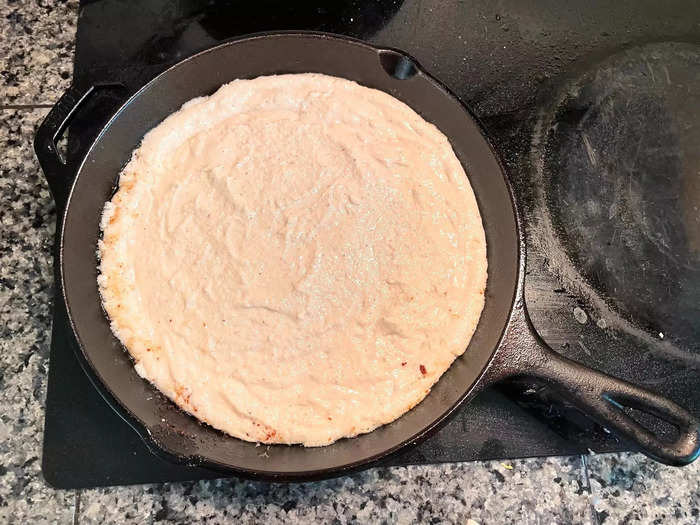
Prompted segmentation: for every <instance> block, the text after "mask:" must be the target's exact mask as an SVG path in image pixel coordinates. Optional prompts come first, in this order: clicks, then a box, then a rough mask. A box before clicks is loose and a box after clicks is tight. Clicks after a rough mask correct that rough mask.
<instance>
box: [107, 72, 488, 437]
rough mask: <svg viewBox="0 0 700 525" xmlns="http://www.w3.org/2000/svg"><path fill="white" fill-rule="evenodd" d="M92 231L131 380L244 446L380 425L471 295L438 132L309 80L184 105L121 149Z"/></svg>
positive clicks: (453, 345)
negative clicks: (98, 227)
mask: <svg viewBox="0 0 700 525" xmlns="http://www.w3.org/2000/svg"><path fill="white" fill-rule="evenodd" d="M102 230H103V240H102V241H101V242H100V245H99V255H100V276H99V278H98V280H99V286H100V291H101V294H102V298H103V302H104V307H105V310H106V311H107V313H108V315H109V317H110V319H111V322H112V329H113V331H114V333H115V334H116V335H117V337H119V339H120V340H121V341H122V343H123V344H124V345H125V346H126V348H127V349H128V351H129V352H130V354H131V355H132V356H133V358H134V361H135V362H136V370H137V372H138V373H139V374H140V375H141V376H142V377H144V378H145V379H147V380H149V381H151V382H152V383H153V384H154V385H155V386H156V387H157V388H158V389H160V390H161V391H162V392H164V393H165V394H166V395H167V396H168V397H169V398H170V399H172V400H173V401H174V402H175V403H177V404H178V405H179V406H180V407H181V408H183V409H184V410H186V411H187V412H189V413H191V414H192V415H194V416H195V417H197V418H199V419H200V420H202V421H205V422H206V423H209V424H210V425H212V426H213V427H216V428H218V429H221V430H223V431H225V432H227V433H229V434H231V435H232V436H236V437H238V438H241V439H245V440H249V441H260V442H264V443H302V444H304V445H307V446H317V445H327V444H329V443H331V442H333V441H335V440H337V439H339V438H342V437H346V436H355V435H357V434H360V433H363V432H369V431H370V430H373V429H374V428H376V427H378V426H379V425H382V424H384V423H388V422H390V421H393V420H394V419H396V418H397V417H399V416H400V415H401V414H403V413H404V412H406V411H407V410H409V409H410V408H412V407H413V406H414V405H416V404H417V403H419V402H420V401H421V400H422V399H423V398H424V397H425V396H426V394H428V392H429V391H430V388H431V386H432V385H433V383H435V382H436V381H437V380H438V379H439V377H440V376H441V375H442V373H443V372H444V371H445V370H447V368H448V367H449V366H450V364H451V363H452V361H453V360H454V359H455V357H457V356H459V355H460V354H462V353H463V352H464V350H465V349H466V347H467V345H468V343H469V340H470V338H471V337H472V334H473V332H474V329H475V327H476V325H477V322H478V320H479V316H480V314H481V310H482V308H483V305H484V288H485V286H486V273H487V272H486V241H485V237H484V230H483V226H482V223H481V217H480V215H479V209H478V207H477V203H476V200H475V198H474V194H473V192H472V189H471V186H470V185H469V181H468V180H467V177H466V175H465V173H464V170H463V168H462V166H461V164H460V162H459V161H458V160H457V158H456V156H455V154H454V152H453V151H452V148H451V146H450V144H449V142H448V140H447V139H446V137H445V136H444V135H443V134H442V133H441V132H440V131H438V130H437V128H435V126H433V125H432V124H429V123H428V122H426V121H425V120H423V118H421V117H420V116H419V115H418V114H416V113H415V112H414V111H413V110H412V109H410V108H409V107H408V106H406V105H405V104H403V103H402V102H400V101H398V100H397V99H395V98H393V97H392V96H390V95H388V94H386V93H384V92H381V91H377V90H373V89H369V88H366V87H363V86H360V85H358V84H356V83H354V82H351V81H348V80H345V79H340V78H335V77H329V76H325V75H318V74H300V75H281V76H269V77H259V78H256V79H253V80H236V81H234V82H231V83H229V84H227V85H225V86H223V87H222V88H221V89H219V90H218V91H217V92H216V93H215V94H213V95H212V96H210V97H206V98H198V99H195V100H192V101H190V102H188V103H187V104H185V105H184V106H183V107H182V109H180V110H179V111H177V112H176V113H174V114H172V115H171V116H169V117H168V118H167V119H165V121H163V122H162V123H161V124H160V125H158V126H157V127H156V128H154V129H153V130H152V131H150V132H149V133H148V134H147V135H146V136H145V138H144V139H143V142H142V144H141V146H140V147H139V148H138V149H137V150H135V151H134V154H133V157H132V159H131V161H130V162H129V163H128V165H127V166H126V167H125V168H124V170H123V172H122V174H121V176H120V181H119V189H118V191H117V193H116V194H115V196H114V198H113V199H112V201H111V202H109V203H107V204H106V206H105V210H104V215H103V218H102Z"/></svg>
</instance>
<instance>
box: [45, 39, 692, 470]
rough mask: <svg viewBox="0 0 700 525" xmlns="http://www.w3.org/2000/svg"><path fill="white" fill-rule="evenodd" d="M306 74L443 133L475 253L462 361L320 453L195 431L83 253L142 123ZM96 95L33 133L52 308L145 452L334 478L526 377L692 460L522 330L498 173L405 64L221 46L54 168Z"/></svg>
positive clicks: (150, 87) (362, 54) (80, 95)
mask: <svg viewBox="0 0 700 525" xmlns="http://www.w3.org/2000/svg"><path fill="white" fill-rule="evenodd" d="M310 71H313V72H320V73H326V74H331V75H336V76H340V77H345V78H349V79H352V80H355V81H357V82H359V83H361V84H364V85H367V86H369V87H373V88H377V89H382V90H384V91H386V92H388V93H391V94H392V95H394V96H395V97H397V98H399V99H400V100H403V101H404V102H406V103H407V104H409V105H410V106H412V107H413V108H415V109H416V110H417V111H418V112H419V113H420V114H421V115H422V116H423V117H424V118H426V119H427V120H428V121H430V122H433V123H435V124H436V125H437V126H438V128H440V129H441V130H442V131H443V132H444V133H445V134H446V135H447V136H448V137H449V138H450V140H451V143H452V146H453V148H454V150H455V153H456V154H457V156H458V157H459V159H460V161H461V162H462V163H463V165H464V166H465V169H466V170H467V172H468V173H469V176H470V182H471V184H472V186H473V188H474V191H475V193H476V196H477V200H478V202H479V206H480V209H481V212H482V216H483V218H484V228H485V231H486V237H487V243H488V258H489V280H488V284H487V290H486V306H485V309H484V312H483V314H482V318H481V320H480V323H479V326H478V328H477V331H476V333H475V335H474V338H473V339H472V342H471V343H470V345H469V348H468V349H467V351H466V352H465V354H464V355H463V356H462V357H461V358H460V359H458V360H457V361H456V362H455V363H454V364H453V366H452V367H451V368H450V369H449V370H448V371H447V372H446V373H445V375H444V376H443V378H442V379H441V380H440V381H439V382H438V384H437V385H436V386H435V388H434V389H433V391H432V392H431V394H430V395H429V396H428V397H427V398H426V399H425V400H424V401H423V402H422V403H421V404H420V405H418V406H417V407H416V408H414V409H413V410H411V411H410V412H408V413H407V414H405V415H404V416H403V417H401V418H400V419H398V420H397V421H395V422H394V423H392V424H389V425H386V426H384V427H382V428H380V429H378V430H376V431H374V432H372V433H369V434H366V435H363V436H359V437H357V438H353V439H344V440H341V441H339V442H337V443H335V444H333V445H331V446H328V447H323V448H303V447H296V446H294V447H288V446H274V447H269V448H264V449H261V448H260V447H258V446H256V445H254V444H251V443H246V442H243V441H240V440H237V439H232V438H230V437H228V436H226V435H224V434H222V433H221V432H218V431H215V430H213V429H211V428H210V427H208V426H205V425H201V424H199V423H198V422H197V421H195V420H194V419H193V418H191V417H190V416H188V415H186V414H184V413H183V412H181V411H180V410H179V409H177V407H176V406H175V405H174V404H172V403H171V402H169V401H168V400H167V399H165V398H164V397H163V396H162V395H160V394H159V393H158V392H156V391H155V390H154V389H153V387H151V386H150V385H149V384H147V383H146V382H144V381H143V380H142V379H141V378H139V377H138V375H137V374H136V373H135V371H134V369H133V366H132V363H131V361H130V359H129V357H128V355H127V354H126V352H124V351H123V348H122V347H121V345H120V344H119V342H118V341H117V339H116V338H115V337H114V336H113V335H112V333H111V331H110V329H109V323H108V321H107V319H106V317H105V315H104V313H103V311H102V309H101V307H100V300H99V294H98V290H97V284H96V263H97V261H96V257H95V252H96V244H97V238H98V233H99V218H100V214H101V211H102V207H103V205H104V202H105V201H106V200H108V199H109V197H110V195H111V193H112V191H113V188H114V184H115V181H116V174H117V173H119V171H120V170H121V168H122V167H123V166H124V164H125V163H126V162H127V161H128V159H129V157H130V154H131V151H133V149H134V148H135V147H137V146H138V144H139V142H140V140H141V138H142V137H143V135H144V134H145V133H146V132H147V131H148V130H149V129H151V128H153V127H154V126H155V125H157V124H158V123H159V122H160V121H162V120H163V119H164V118H165V117H166V116H167V115H169V114H170V113H172V112H174V111H176V110H177V109H178V108H179V107H180V106H181V105H182V104H183V103H184V102H186V101H187V100H190V99H191V98H194V97H198V96H205V95H209V94H211V93H213V92H214V91H215V90H216V89H217V88H218V87H219V86H220V85H222V84H224V83H226V82H228V81H230V80H233V79H235V78H253V77H256V76H259V75H266V74H274V73H301V72H310ZM97 87H109V86H106V85H101V86H73V87H71V89H70V90H69V91H68V92H67V93H66V94H65V95H64V97H62V99H61V100H60V101H59V103H58V104H57V105H56V106H55V108H54V109H53V110H52V111H51V113H50V114H49V116H48V117H47V119H46V121H45V122H44V124H43V125H42V127H41V128H40V130H39V131H38V133H37V137H36V150H37V155H38V156H39V159H40V161H41V164H42V167H43V168H44V171H45V173H46V176H47V179H48V180H49V184H50V186H51V188H52V191H53V192H54V196H55V198H56V200H57V201H58V202H65V213H64V216H63V224H62V226H63V227H62V237H61V242H60V262H61V264H60V270H61V281H62V288H63V290H64V300H65V303H66V307H67V310H68V314H69V317H70V320H71V324H72V327H73V330H74V331H75V335H76V338H77V340H78V342H79V345H80V349H81V352H80V355H79V356H78V357H79V359H80V361H81V363H82V364H83V366H84V368H85V370H86V372H87V373H88V375H89V377H91V379H92V380H93V382H94V383H95V386H96V387H97V388H98V390H99V391H100V392H101V393H102V395H103V396H104V397H105V399H106V400H107V401H108V402H109V403H110V405H111V406H113V407H114V408H115V410H117V411H118V413H120V414H121V415H122V417H124V418H125V420H126V421H127V422H129V423H130V424H131V425H132V427H133V428H134V429H135V430H136V431H137V432H139V434H140V435H141V436H142V437H143V439H144V441H145V442H146V443H147V444H148V445H149V446H150V448H151V449H152V450H153V451H154V452H157V453H165V454H166V456H167V457H168V458H170V459H175V460H177V461H180V462H185V463H187V464H196V465H204V466H207V467H210V468H215V469H222V470H225V471H227V472H235V473H237V474H240V475H246V476H252V477H258V478H264V479H272V480H289V481H291V480H302V479H314V478H319V477H326V476H330V475H337V474H339V473H342V472H346V471H348V470H351V469H355V468H359V467H361V466H364V465H367V464H369V463H371V462H372V461H376V460H378V459H380V458H383V457H385V456H387V455H388V454H391V453H392V452H395V451H397V450H399V449H400V448H402V447H403V446H406V445H408V444H411V443H416V442H417V441H419V440H421V439H422V438H424V437H426V436H427V435H428V434H429V433H430V432H432V431H434V430H435V429H436V428H438V427H439V425H440V424H442V423H444V422H445V421H446V419H447V417H448V416H449V415H450V414H452V413H453V411H454V410H455V409H456V408H457V407H458V406H459V405H460V404H461V403H462V402H464V401H465V400H468V399H471V398H472V397H473V396H474V395H475V394H476V393H477V392H478V391H479V390H481V389H482V388H483V387H484V386H486V385H488V384H490V383H492V382H494V381H497V380H500V379H502V378H504V377H508V376H514V375H523V374H527V375H532V376H535V377H538V378H540V379H542V380H544V381H547V382H550V383H554V384H556V385H558V386H559V387H560V390H561V391H562V393H564V394H565V395H567V396H568V397H569V398H570V399H571V400H572V401H573V402H575V403H576V404H577V405H579V406H580V407H581V408H583V409H584V410H585V411H586V412H588V413H589V414H590V415H592V416H593V417H594V418H595V419H597V420H598V421H600V422H602V423H604V424H605V425H607V426H609V427H611V428H612V429H613V430H615V431H617V432H618V433H619V434H621V435H622V436H624V437H626V438H628V439H631V440H633V441H635V442H636V443H637V444H638V445H639V447H640V448H641V450H642V451H643V452H645V453H647V454H649V455H650V456H651V457H654V458H656V459H658V460H660V461H664V462H667V463H672V464H683V463H687V462H689V461H692V460H693V459H695V457H696V456H697V453H698V441H699V440H698V423H697V421H696V420H694V419H693V417H692V416H691V415H690V414H688V413H687V412H686V411H684V410H683V409H682V408H680V407H678V406H677V405H675V404H673V403H671V402H670V401H667V400H665V399H663V398H660V397H658V396H655V395H654V394H652V393H650V392H647V391H644V390H642V389H639V388H636V387H633V386H632V385H629V384H627V383H623V382H621V381H618V380H615V379H612V378H610V377H609V376H605V375H604V374H600V373H598V372H594V371H591V370H588V369H586V368H585V367H582V366H581V365H578V364H576V363H573V362H571V361H568V360H566V359H564V358H562V357H559V356H558V355H556V354H554V353H553V352H552V351H551V350H549V349H548V348H547V347H546V345H544V343H542V341H541V340H540V339H539V337H538V336H537V335H536V334H535V333H534V330H533V329H532V327H531V325H530V323H529V320H528V317H527V313H526V311H525V306H524V302H523V300H522V289H523V275H524V249H523V247H524V244H523V238H522V236H521V228H520V227H519V218H518V215H517V209H516V207H515V204H514V200H513V196H512V192H511V190H510V187H509V185H508V182H507V180H506V178H505V176H504V173H503V170H502V168H501V166H500V164H499V162H498V160H497V158H496V156H495V154H494V152H493V150H492V148H491V147H490V145H489V144H488V142H487V140H486V139H485V137H484V135H483V133H482V131H481V128H480V127H479V125H478V124H477V123H476V121H475V120H474V118H473V117H472V116H471V115H470V114H469V112H468V111H467V110H466V108H465V107H464V106H463V105H462V104H461V103H460V102H459V101H458V100H457V98H456V97H454V96H453V95H452V94H451V93H449V92H448V91H447V89H446V88H445V87H444V86H443V85H442V84H440V83H439V82H437V81H436V80H435V79H433V78H432V77H430V76H429V75H428V74H427V73H426V72H425V71H424V70H423V69H422V68H420V67H419V66H418V65H417V64H416V62H415V60H413V59H412V58H411V57H409V56H407V55H406V54H404V53H402V52H399V51H396V50H392V49H378V48H374V47H372V46H369V45H367V44H365V43H362V42H359V41H356V40H351V39H347V38H338V37H334V36H331V35H327V34H319V33H275V34H267V35H257V36H252V37H248V38H243V39H240V40H236V41H233V42H229V43H226V44H223V45H220V46H217V47H214V48H211V49H209V50H207V51H204V52H202V53H199V54H197V55H195V56H193V57H191V58H188V59H186V60H184V61H182V62H180V63H178V64H176V65H175V66H173V67H172V68H171V69H169V70H167V71H166V72H164V73H163V74H161V75H159V76H158V77H156V78H155V79H154V80H153V81H152V82H150V83H149V84H147V85H146V86H145V87H144V88H142V89H141V90H140V91H138V92H137V93H136V94H135V95H133V96H132V97H131V98H130V99H129V100H128V101H127V102H126V103H125V104H124V105H123V106H122V108H121V109H120V110H119V111H118V112H117V113H116V114H115V116H114V117H113V118H112V119H111V120H110V121H109V122H108V123H107V125H106V126H105V127H104V128H103V130H102V132H101V133H100V135H99V136H98V138H97V139H96V140H95V142H94V143H93V144H92V145H91V146H90V148H89V149H88V150H87V152H86V153H85V155H82V156H80V159H79V161H78V162H77V165H70V166H67V165H65V164H64V163H63V162H62V160H61V159H60V158H58V156H57V153H56V146H55V143H56V139H57V137H59V136H60V135H61V133H62V131H63V130H64V129H65V127H66V126H67V124H68V122H69V120H70V118H71V116H72V115H73V114H74V112H75V111H76V110H77V109H78V108H79V107H80V105H81V103H82V102H83V101H84V100H85V99H86V97H88V96H89V95H90V94H91V93H92V92H93V91H94V90H95V89H96V88H97ZM126 88H127V90H128V88H129V86H126ZM74 172H77V176H76V177H75V181H74V183H73V185H72V188H70V191H69V192H66V190H65V189H64V188H66V184H65V183H62V182H63V181H62V179H65V178H67V177H70V175H68V174H69V173H74ZM494 355H496V359H493V357H494ZM622 405H625V406H629V407H632V408H643V409H644V410H645V411H647V412H652V413H655V414H656V415H657V416H659V417H660V418H662V419H664V420H666V421H669V422H670V423H671V424H673V425H674V426H676V427H677V428H678V430H679V437H678V438H677V440H676V441H675V442H673V443H666V442H662V441H661V440H660V439H659V438H658V437H657V436H655V435H654V434H652V433H651V432H649V431H647V430H645V429H644V428H643V427H642V426H641V425H639V424H638V423H636V422H635V421H634V420H633V419H632V418H631V417H629V416H627V415H626V414H625V412H624V411H623V410H622Z"/></svg>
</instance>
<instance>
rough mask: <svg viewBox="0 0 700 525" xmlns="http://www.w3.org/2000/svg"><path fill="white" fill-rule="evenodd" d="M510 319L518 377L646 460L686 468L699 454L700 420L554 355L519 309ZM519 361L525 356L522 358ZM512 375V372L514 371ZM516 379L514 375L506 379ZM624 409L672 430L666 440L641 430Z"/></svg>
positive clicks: (649, 394)
mask: <svg viewBox="0 0 700 525" xmlns="http://www.w3.org/2000/svg"><path fill="white" fill-rule="evenodd" d="M516 315H517V316H518V317H519V318H520V319H516V320H515V325H516V327H515V332H516V335H515V339H516V341H511V343H513V342H515V343H516V344H511V345H509V346H510V348H511V349H512V353H511V352H508V353H510V354H511V356H510V358H511V359H513V358H514V357H515V356H514V355H513V354H515V353H517V354H519V355H520V356H521V361H520V362H519V363H518V362H517V358H515V359H516V366H518V368H519V369H520V372H521V374H522V375H526V376H531V377H534V378H536V379H540V380H542V381H543V382H545V383H547V384H549V385H551V386H553V387H555V388H556V389H557V390H558V391H559V392H560V393H561V394H562V395H563V396H564V397H566V398H567V399H569V400H570V401H571V402H572V403H573V404H574V405H576V407H578V408H579V409H581V410H582V411H583V412H584V413H586V414H587V415H589V416H590V417H591V418H592V419H594V420H595V421H597V422H598V423H599V424H601V425H603V426H605V427H606V428H608V429H610V430H611V431H612V432H614V433H615V434H617V435H619V436H620V437H622V438H624V439H626V440H628V441H630V442H632V443H634V444H636V445H637V447H638V448H639V450H640V451H641V452H642V453H644V454H646V455H647V456H649V457H650V458H652V459H654V460H656V461H659V462H661V463H665V464H667V465H676V466H680V465H687V464H688V463H691V462H692V461H694V460H695V459H696V458H697V457H698V456H699V455H700V421H698V419H697V418H696V417H694V416H693V415H692V414H691V413H690V412H688V411H687V410H686V409H684V408H683V407H681V406H679V405H677V404H676V403H674V402H673V401H671V400H669V399H666V398H664V397H662V396H660V395H658V394H655V393H653V392H651V391H649V390H646V389H644V388H641V387H638V386H635V385H633V384H631V383H628V382H626V381H623V380H621V379H616V378H614V377H611V376H609V375H607V374H604V373H602V372H598V371H596V370H592V369H590V368H587V367H585V366H583V365H581V364H579V363H576V362H575V361H572V360H570V359H567V358H566V357H563V356H561V355H559V354H558V353H556V352H554V351H553V350H552V349H551V348H549V346H547V344H546V343H545V342H544V341H543V340H542V339H541V338H540V336H539V335H538V334H537V332H536V331H535V329H534V328H533V327H532V323H531V322H530V319H529V316H528V315H527V312H526V310H525V308H524V306H523V308H522V310H521V311H520V313H519V314H516ZM523 356H526V357H524V358H523ZM513 372H514V371H513ZM509 375H517V374H513V373H511V374H509ZM624 408H631V409H637V410H640V411H642V412H646V413H647V414H652V415H654V416H656V417H657V418H659V419H660V420H662V421H664V422H666V423H668V424H670V425H672V426H673V427H675V428H676V429H677V431H678V432H677V436H676V437H675V439H674V440H672V441H668V440H665V439H663V438H661V437H660V436H659V435H657V434H656V433H654V432H652V431H651V430H649V429H647V428H646V427H644V426H642V425H641V424H640V423H638V422H637V421H635V420H634V419H633V418H632V417H630V415H628V414H627V413H626V412H625V411H624Z"/></svg>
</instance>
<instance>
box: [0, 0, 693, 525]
mask: <svg viewBox="0 0 700 525" xmlns="http://www.w3.org/2000/svg"><path fill="white" fill-rule="evenodd" d="M0 14H2V16H1V17H0V27H1V28H2V35H3V38H2V39H0V46H1V49H0V70H2V78H1V79H0V147H1V150H2V163H1V165H0V170H1V171H0V407H1V408H0V522H2V523H8V522H10V523H12V522H16V523H44V522H46V523H165V522H182V523H190V522H195V521H202V522H203V521H206V522H207V523H224V522H232V523H238V522H246V523H247V522H258V521H261V522H266V523H282V522H302V523H306V522H311V521H319V522H337V523H346V522H360V523H367V522H378V521H386V522H397V523H412V522H421V523H439V522H457V523H474V522H477V523H594V524H595V523H662V522H673V523H687V524H691V523H699V522H700V516H699V513H700V465H698V464H695V465H693V466H691V467H688V468H685V469H673V468H669V467H664V466H661V465H658V464H655V463H653V462H651V461H649V460H647V459H646V458H644V457H642V456H640V455H636V454H621V455H605V456H599V455H591V456H586V457H573V458H549V459H529V460H515V461H507V460H504V461H502V462H501V461H495V462H486V463H464V464H449V465H436V466H423V467H406V468H403V467H401V468H381V469H372V470H369V471H366V472H363V473H359V474H356V475H353V476H350V477H345V478H340V479H336V480H330V481H323V482H318V483H309V484H302V485H271V484H266V483H252V482H246V481H239V480H220V481H208V482H198V483H179V484H165V485H148V486H135V487H117V488H107V489H97V490H84V491H59V490H54V489H52V488H50V487H49V486H48V485H47V484H46V483H45V482H44V480H43V478H42V475H41V471H40V464H41V457H40V456H41V442H42V425H43V403H44V399H45V395H46V373H47V367H48V349H49V337H50V324H51V318H50V298H51V288H52V286H53V274H52V269H51V265H52V261H51V245H52V242H53V232H54V227H55V226H54V223H55V213H54V207H53V204H52V201H51V196H50V193H49V190H48V188H47V186H46V183H45V181H44V179H43V177H42V175H41V171H40V168H39V166H38V163H37V161H36V159H35V157H34V154H33V151H32V145H31V142H32V138H33V135H34V131H35V129H36V126H37V125H38V124H39V123H40V122H41V120H42V118H43V117H44V116H45V115H46V113H47V111H48V109H47V107H48V105H50V104H51V103H53V102H54V101H55V100H56V99H57V97H58V96H59V95H60V93H61V92H62V90H64V89H65V88H66V87H67V85H68V82H69V78H70V72H71V68H72V64H71V58H72V42H73V38H74V32H75V25H76V20H77V14H78V7H77V2H74V1H70V2H65V3H57V2H52V1H48V0H45V1H43V2H28V1H27V2H11V1H7V2H3V3H2V5H1V6H0ZM96 395H97V394H96ZM469 520H472V521H469Z"/></svg>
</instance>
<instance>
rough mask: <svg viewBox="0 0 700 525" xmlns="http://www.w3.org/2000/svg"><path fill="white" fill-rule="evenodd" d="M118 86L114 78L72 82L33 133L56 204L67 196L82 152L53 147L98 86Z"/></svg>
mask: <svg viewBox="0 0 700 525" xmlns="http://www.w3.org/2000/svg"><path fill="white" fill-rule="evenodd" d="M111 87H120V88H123V87H124V85H123V84H121V83H116V82H104V83H99V84H86V85H80V84H73V85H71V86H70V87H69V88H68V89H67V90H66V92H65V93H64V94H63V95H62V96H61V98H60V99H59V100H58V102H57V103H56V104H55V105H54V107H53V108H51V111H49V114H48V115H47V116H46V118H45V119H44V121H43V122H42V123H41V125H40V126H39V129H38V130H37V132H36V136H35V137H34V152H35V153H36V156H37V158H38V159H39V164H40V165H41V168H42V170H43V171H44V175H45V176H46V180H47V181H48V183H49V188H50V189H51V193H52V194H53V197H54V200H55V201H56V203H57V204H59V203H60V204H63V203H65V201H66V198H67V197H68V192H69V190H70V182H71V181H72V180H73V177H74V176H75V174H76V172H77V168H78V166H79V163H80V162H82V155H78V156H71V158H63V156H62V155H61V153H60V152H59V151H58V148H57V147H56V144H57V142H59V140H60V139H61V136H62V135H63V133H64V132H65V131H66V129H67V128H68V126H69V125H70V122H71V120H72V119H73V117H74V116H75V115H76V114H77V112H78V110H79V109H80V108H81V107H82V106H83V105H84V104H85V102H86V101H87V100H88V99H89V98H90V97H91V96H92V95H93V94H94V93H95V91H96V90H97V89H101V88H111Z"/></svg>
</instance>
